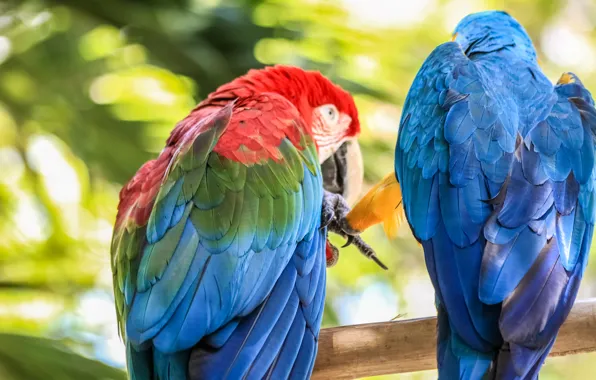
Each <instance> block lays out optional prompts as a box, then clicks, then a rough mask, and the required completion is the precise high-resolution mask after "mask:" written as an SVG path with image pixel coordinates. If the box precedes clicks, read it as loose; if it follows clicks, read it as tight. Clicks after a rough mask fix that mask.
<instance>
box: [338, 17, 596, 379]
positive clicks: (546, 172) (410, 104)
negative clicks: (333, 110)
mask: <svg viewBox="0 0 596 380" xmlns="http://www.w3.org/2000/svg"><path fill="white" fill-rule="evenodd" d="M595 133H596V110H595V109H594V102H593V100H592V97H591V95H590V93H589V92H588V90H586V88H585V87H584V86H583V85H582V83H581V81H580V80H579V79H578V78H577V76H575V75H574V74H572V73H566V74H563V75H562V76H561V78H560V79H559V81H558V82H557V84H556V85H555V86H553V85H552V84H551V83H550V82H549V80H548V79H547V78H546V76H545V75H544V74H543V73H542V70H541V69H540V67H539V65H538V62H537V58H536V52H535V50H534V47H533V45H532V41H531V40H530V38H529V36H528V35H527V33H526V31H525V30H524V28H523V27H522V26H521V25H520V24H519V23H518V22H517V21H516V20H515V19H513V18H512V17H511V16H510V15H508V14H507V13H505V12H498V11H489V12H481V13H476V14H472V15H469V16H467V17H465V18H464V19H463V20H462V21H461V22H460V23H459V24H458V26H457V27H456V29H455V33H454V39H453V41H452V42H447V43H444V44H442V45H440V46H438V47H437V48H436V49H435V50H434V51H433V52H432V53H431V54H430V56H429V57H428V58H427V59H426V61H425V62H424V64H423V65H422V68H421V69H420V71H419V72H418V75H417V76H416V78H415V79H414V82H413V84H412V87H411V89H410V91H409V94H408V97H407V99H406V102H405V105H404V109H403V115H402V119H401V123H400V127H399V136H398V141H397V145H396V150H395V173H391V174H390V175H388V176H387V177H386V178H385V179H384V180H383V181H382V182H381V183H380V184H379V185H377V186H375V187H374V188H373V189H372V190H371V191H370V192H369V193H368V194H367V195H366V196H365V197H364V198H363V199H362V200H361V201H360V202H359V203H358V204H357V205H356V206H355V207H354V209H353V211H352V212H351V213H350V214H349V215H348V218H347V222H348V223H349V226H350V227H351V228H352V229H354V230H358V231H362V230H364V229H365V228H367V227H368V226H369V225H372V224H374V223H378V222H384V223H385V227H386V231H392V230H395V228H394V225H395V223H396V221H398V219H399V218H397V215H398V214H399V212H400V209H401V207H402V206H403V211H405V216H406V219H407V220H408V223H409V225H410V227H411V229H412V232H413V233H414V236H415V237H416V239H417V240H418V241H419V242H420V243H421V244H422V247H423V249H424V256H425V260H426V266H427V269H428V272H429V274H430V278H431V281H432V283H433V286H434V288H435V291H436V307H437V312H438V348H437V361H438V369H439V378H441V379H480V378H482V377H483V376H488V378H499V379H532V378H536V377H537V376H538V372H539V371H540V367H541V366H542V364H543V362H544V360H545V358H546V356H547V355H548V352H549V351H550V349H551V347H552V345H553V343H554V341H555V338H556V336H557V332H558V330H559V328H560V327H561V325H562V323H563V321H564V320H565V318H566V317H567V315H568V314H569V311H570V310H571V307H572V305H573V302H574V300H575V297H576V295H577V291H578V288H579V285H580V281H581V278H582V274H583V272H584V269H585V267H586V263H587V261H588V252H589V248H590V243H591V241H592V233H593V230H594V220H595V218H596V214H595V211H596V207H595V191H594V181H595V172H594V167H595V165H594V148H595V146H594V144H595V143H594V134H595ZM387 194H391V195H390V196H388V195H387ZM402 196H403V198H402ZM392 225H393V227H392Z"/></svg>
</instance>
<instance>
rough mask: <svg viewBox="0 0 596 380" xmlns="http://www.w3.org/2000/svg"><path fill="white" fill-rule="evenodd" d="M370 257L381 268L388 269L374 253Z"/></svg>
mask: <svg viewBox="0 0 596 380" xmlns="http://www.w3.org/2000/svg"><path fill="white" fill-rule="evenodd" d="M370 258H371V259H372V261H374V262H375V263H377V265H378V266H380V267H381V268H383V269H385V270H389V268H387V265H385V264H383V262H382V261H381V260H379V258H378V257H377V256H376V255H372V256H371V257H370Z"/></svg>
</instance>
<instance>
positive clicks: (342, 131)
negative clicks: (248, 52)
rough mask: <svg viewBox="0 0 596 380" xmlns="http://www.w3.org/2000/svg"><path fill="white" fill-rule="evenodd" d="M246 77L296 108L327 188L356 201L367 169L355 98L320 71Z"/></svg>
mask: <svg viewBox="0 0 596 380" xmlns="http://www.w3.org/2000/svg"><path fill="white" fill-rule="evenodd" d="M245 78H251V79H252V81H253V83H254V82H257V81H258V82H260V86H263V87H267V88H266V90H268V91H272V92H277V93H279V94H280V95H282V96H284V97H285V98H286V99H288V100H289V101H290V102H292V103H293V104H294V106H296V108H297V109H298V111H299V112H300V114H301V116H302V118H303V119H304V120H305V121H306V124H307V125H308V126H310V128H311V132H312V135H313V138H314V140H315V143H316V145H317V149H318V152H319V162H320V163H321V165H322V171H323V185H324V187H325V189H326V190H328V191H331V192H334V193H337V194H341V195H342V196H343V197H344V198H345V199H346V200H347V201H348V203H352V202H355V201H356V198H357V197H358V195H359V194H360V189H361V187H362V180H363V176H364V170H363V164H362V154H361V153H360V147H359V145H358V142H357V141H356V138H357V137H358V135H359V134H360V121H359V119H358V110H357V108H356V104H355V103H354V98H352V95H350V93H348V92H347V91H345V90H344V89H342V88H341V87H340V86H338V85H336V84H334V83H333V82H331V81H330V80H329V79H327V78H326V77H325V76H323V75H322V74H321V73H319V72H318V71H306V70H302V69H301V68H298V67H293V66H283V65H276V66H272V67H267V68H265V69H263V70H252V71H251V72H249V73H248V75H247V76H246V77H245ZM264 89H265V88H264Z"/></svg>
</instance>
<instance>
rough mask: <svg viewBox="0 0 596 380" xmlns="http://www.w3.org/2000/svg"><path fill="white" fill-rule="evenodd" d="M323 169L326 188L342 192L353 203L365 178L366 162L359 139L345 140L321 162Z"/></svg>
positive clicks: (350, 203)
mask: <svg viewBox="0 0 596 380" xmlns="http://www.w3.org/2000/svg"><path fill="white" fill-rule="evenodd" d="M321 171H322V172H323V187H324V188H325V190H327V191H330V192H332V193H336V194H341V195H342V196H343V197H344V199H345V200H346V201H347V202H348V204H349V205H352V204H353V203H354V202H355V201H356V199H358V196H359V195H360V191H361V190H362V181H363V179H364V164H363V162H362V153H361V151H360V145H359V144H358V141H356V140H348V141H346V142H344V143H343V144H342V145H341V146H340V147H339V149H338V150H337V151H336V152H335V153H334V154H333V155H331V157H329V158H328V159H326V160H325V161H324V162H323V163H322V164H321Z"/></svg>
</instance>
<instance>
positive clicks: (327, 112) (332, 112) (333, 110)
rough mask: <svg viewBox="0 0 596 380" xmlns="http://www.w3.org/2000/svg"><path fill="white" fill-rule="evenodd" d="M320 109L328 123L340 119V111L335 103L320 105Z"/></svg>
mask: <svg viewBox="0 0 596 380" xmlns="http://www.w3.org/2000/svg"><path fill="white" fill-rule="evenodd" d="M319 109H320V112H321V116H322V117H323V119H325V121H326V122H327V124H329V125H333V124H336V123H337V122H338V121H339V111H338V110H337V107H335V106H334V105H333V104H325V105H324V106H321V107H319Z"/></svg>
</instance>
